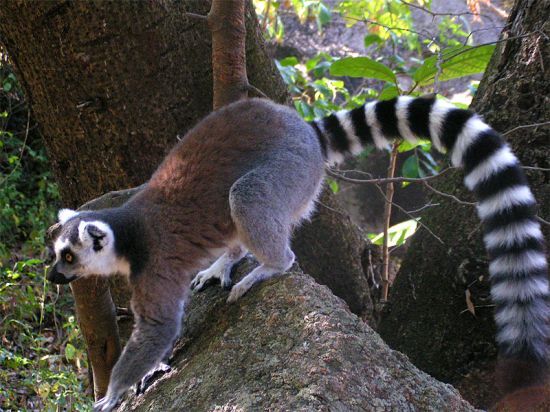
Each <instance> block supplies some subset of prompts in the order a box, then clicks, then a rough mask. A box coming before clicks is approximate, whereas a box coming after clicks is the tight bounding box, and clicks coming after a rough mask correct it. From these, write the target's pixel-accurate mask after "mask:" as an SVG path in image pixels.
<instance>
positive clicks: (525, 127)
mask: <svg viewBox="0 0 550 412" xmlns="http://www.w3.org/2000/svg"><path fill="white" fill-rule="evenodd" d="M538 126H550V121H548V122H541V123H532V124H522V125H521V126H516V127H514V128H513V129H510V130H508V131H507V132H504V133H502V135H503V136H506V135H508V134H510V133H513V132H515V131H516V130H520V129H527V128H530V127H538Z"/></svg>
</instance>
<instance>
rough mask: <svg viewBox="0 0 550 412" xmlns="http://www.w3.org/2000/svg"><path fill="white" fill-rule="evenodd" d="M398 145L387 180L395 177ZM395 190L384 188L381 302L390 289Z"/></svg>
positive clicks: (396, 144)
mask: <svg viewBox="0 0 550 412" xmlns="http://www.w3.org/2000/svg"><path fill="white" fill-rule="evenodd" d="M398 147H399V144H398V143H394V144H393V149H392V152H391V156H390V165H389V167H388V179H393V177H394V175H395V165H396V164H397V154H398V153H399V151H398ZM394 193H395V188H394V186H393V182H389V183H388V184H387V186H386V204H385V205H384V238H383V242H382V298H381V301H382V302H387V301H388V290H389V287H390V281H389V268H390V253H389V250H388V231H389V228H390V220H391V207H392V202H393V194H394Z"/></svg>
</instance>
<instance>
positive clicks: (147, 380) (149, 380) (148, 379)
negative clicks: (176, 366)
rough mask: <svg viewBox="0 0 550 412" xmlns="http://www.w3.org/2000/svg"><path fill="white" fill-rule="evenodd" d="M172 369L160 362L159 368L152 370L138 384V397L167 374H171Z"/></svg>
mask: <svg viewBox="0 0 550 412" xmlns="http://www.w3.org/2000/svg"><path fill="white" fill-rule="evenodd" d="M171 370H172V368H171V367H170V365H168V364H167V363H164V362H160V363H159V364H158V365H157V366H155V367H154V368H153V369H151V370H150V371H149V372H147V374H146V375H145V376H144V377H143V378H141V380H140V381H139V382H138V383H136V396H139V395H141V394H143V393H145V391H146V390H147V389H148V388H149V387H150V386H151V385H152V384H153V382H154V381H156V380H157V379H158V378H159V377H161V376H162V375H164V374H165V373H167V372H170V371H171Z"/></svg>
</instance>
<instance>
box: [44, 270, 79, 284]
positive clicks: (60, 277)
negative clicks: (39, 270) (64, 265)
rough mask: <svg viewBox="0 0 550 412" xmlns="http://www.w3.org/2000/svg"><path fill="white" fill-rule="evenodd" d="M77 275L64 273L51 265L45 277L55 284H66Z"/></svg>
mask: <svg viewBox="0 0 550 412" xmlns="http://www.w3.org/2000/svg"><path fill="white" fill-rule="evenodd" d="M77 277H78V276H76V275H64V274H63V273H60V272H58V271H57V269H56V268H55V266H52V267H51V268H50V271H49V272H48V275H47V276H46V278H47V279H48V280H49V281H50V282H52V283H55V284H56V285H66V284H67V283H70V282H72V281H73V280H75V279H76V278H77Z"/></svg>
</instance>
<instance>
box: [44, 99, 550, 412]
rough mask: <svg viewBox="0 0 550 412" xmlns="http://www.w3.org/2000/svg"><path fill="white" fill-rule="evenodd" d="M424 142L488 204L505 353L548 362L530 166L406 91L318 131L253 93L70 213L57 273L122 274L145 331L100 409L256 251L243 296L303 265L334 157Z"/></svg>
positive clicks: (447, 109) (64, 214) (475, 127)
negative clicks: (90, 206) (193, 294)
mask: <svg viewBox="0 0 550 412" xmlns="http://www.w3.org/2000/svg"><path fill="white" fill-rule="evenodd" d="M415 136H421V137H425V138H430V139H431V141H432V142H433V145H434V146H435V147H436V148H437V149H438V150H440V151H447V152H449V154H450V157H451V160H452V163H453V164H454V165H455V166H462V167H464V170H465V175H466V177H465V179H464V182H465V185H466V186H467V187H468V189H470V190H472V191H473V192H474V193H475V194H476V195H477V197H478V199H479V204H478V206H477V211H478V215H479V217H480V219H481V220H482V222H483V225H484V228H485V236H484V241H485V245H486V247H487V250H488V253H489V256H490V265H489V273H490V278H491V282H492V287H491V295H492V298H493V301H494V303H495V305H496V315H495V319H496V324H497V327H498V335H497V341H498V343H499V347H500V353H501V356H503V357H505V358H509V359H515V360H526V361H530V362H536V363H539V364H540V365H546V363H547V361H548V355H549V351H548V345H547V339H548V337H549V335H550V333H549V324H548V317H549V307H548V295H549V290H548V279H547V262H546V258H545V253H544V240H543V236H542V233H541V230H540V227H539V223H538V222H537V220H536V218H535V199H534V198H533V195H532V193H531V191H530V190H529V187H528V186H527V181H526V179H525V176H524V174H523V171H522V168H521V166H520V164H519V162H518V160H517V158H516V157H515V156H514V154H513V153H512V152H511V150H510V148H509V147H508V146H507V145H506V144H505V142H504V141H503V140H502V138H501V137H500V136H499V135H498V134H497V133H496V132H495V131H494V130H493V129H491V128H490V127H489V126H488V125H487V124H485V123H484V122H483V120H482V119H481V118H480V117H478V116H477V115H475V114H473V113H472V112H470V111H467V110H462V109H457V108H455V107H454V106H452V105H450V104H448V103H446V102H444V101H441V100H436V99H434V98H411V97H399V98H397V99H393V100H388V101H380V102H372V103H368V104H366V105H364V106H362V107H360V108H357V109H354V110H351V111H341V112H338V113H336V114H333V115H331V116H329V117H327V118H325V119H322V120H318V121H315V122H312V123H306V122H304V121H303V120H302V119H301V118H300V117H299V116H298V114H297V113H296V112H294V111H293V110H291V109H289V108H287V107H284V106H280V105H277V104H274V103H272V102H269V101H267V100H262V99H250V100H244V101H240V102H237V103H234V104H231V105H229V106H227V107H225V108H222V109H221V110H218V111H216V112H214V113H212V114H210V115H209V116H208V117H206V118H205V119H204V120H203V121H201V122H200V123H199V124H198V125H197V126H195V127H194V128H193V129H192V130H191V131H190V132H189V133H188V134H187V135H186V136H185V138H184V139H183V140H182V141H181V142H180V143H178V144H177V145H176V147H175V148H174V149H173V150H172V151H171V152H170V154H169V155H168V156H167V157H166V158H165V159H164V161H163V163H162V164H161V165H160V167H159V168H158V170H157V171H156V172H155V174H154V175H153V177H152V178H151V180H150V181H149V182H148V184H147V186H146V188H145V189H143V190H142V191H141V192H139V193H138V194H136V195H135V196H134V197H132V198H131V199H130V200H129V201H128V202H127V203H126V204H124V205H123V206H121V207H119V208H114V209H106V210H100V211H94V212H78V213H77V212H74V211H70V210H66V209H65V210H62V211H61V212H60V213H59V219H60V223H61V229H60V234H59V236H58V237H57V240H56V241H55V253H56V262H55V264H54V265H53V267H52V269H51V271H50V273H49V274H48V279H50V280H52V281H54V282H56V283H68V282H70V281H71V280H73V279H75V278H77V277H80V276H86V275H91V274H103V275H110V274H112V273H114V272H119V273H124V274H126V275H128V277H129V281H130V284H131V287H132V289H133V298H132V309H133V312H134V314H135V317H136V326H135V328H134V331H133V333H132V337H131V338H130V341H129V342H128V344H127V345H126V348H125V349H124V352H123V353H122V356H121V358H120V359H119V361H118V362H117V364H116V365H115V368H114V369H113V372H112V375H111V381H110V383H109V389H108V392H107V395H106V397H105V398H104V399H102V400H101V401H99V402H98V403H97V404H96V406H95V408H96V410H110V409H112V408H113V407H114V406H115V405H116V402H117V400H118V399H119V397H120V396H121V395H122V394H123V393H124V392H125V391H126V390H127V389H128V388H129V387H130V386H131V385H132V384H134V383H136V382H137V381H139V380H140V379H141V378H142V377H143V376H144V375H145V374H146V373H147V372H148V371H149V370H151V369H152V368H154V367H155V365H156V364H157V363H158V362H159V361H160V360H161V359H163V357H164V356H165V355H166V353H167V352H168V351H170V350H171V347H172V343H173V341H174V339H175V338H176V336H177V335H178V332H179V325H180V320H181V317H182V311H183V302H184V301H185V299H186V298H187V294H188V292H189V290H190V289H191V288H195V289H201V288H202V287H203V286H204V285H205V282H206V281H207V280H209V279H212V278H219V279H220V281H221V283H222V285H223V286H226V287H230V286H231V279H230V277H229V276H230V271H231V267H232V266H233V265H234V264H235V263H236V262H237V261H238V260H239V259H241V258H242V257H243V256H244V255H245V253H246V252H247V251H250V252H252V253H253V254H254V255H255V256H256V258H257V259H258V261H259V262H260V266H259V267H258V268H256V269H254V270H253V271H252V272H251V273H250V274H248V275H247V276H246V277H244V278H243V279H242V280H241V281H240V282H239V283H237V284H236V285H234V286H233V288H232V289H231V292H230V294H229V298H228V301H229V302H234V301H235V300H237V299H238V298H239V297H241V296H242V295H243V294H244V293H246V291H247V290H248V289H250V287H252V286H253V285H254V284H255V283H258V282H260V281H262V280H264V279H267V278H270V277H272V276H274V275H276V274H278V273H282V272H284V271H285V270H287V269H288V268H289V267H290V266H291V265H292V263H293V261H294V254H293V253H292V251H291V250H290V247H289V241H290V236H291V233H292V229H293V227H294V226H296V225H297V224H298V223H299V222H300V220H301V219H304V218H305V217H307V216H308V215H309V213H310V212H311V211H312V208H313V202H314V200H315V199H316V197H317V195H318V193H319V190H320V187H321V182H322V179H323V176H324V167H325V163H327V162H328V163H338V162H340V161H341V160H343V158H344V156H345V155H347V154H358V153H359V152H361V151H362V150H363V148H364V147H365V146H367V145H370V144H374V145H375V146H376V147H378V148H384V147H387V146H388V144H389V143H390V142H391V141H392V140H394V139H401V138H403V139H407V140H411V141H414V139H415ZM220 255H221V257H219V259H218V260H217V261H216V262H215V263H214V264H213V265H212V266H211V267H210V268H208V269H207V270H204V271H202V272H199V273H198V275H197V276H196V277H195V279H194V280H193V281H191V279H192V276H193V274H194V273H196V271H197V270H200V269H202V268H203V266H204V265H205V264H206V263H207V262H208V261H209V260H210V259H211V258H213V257H217V256H220Z"/></svg>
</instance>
